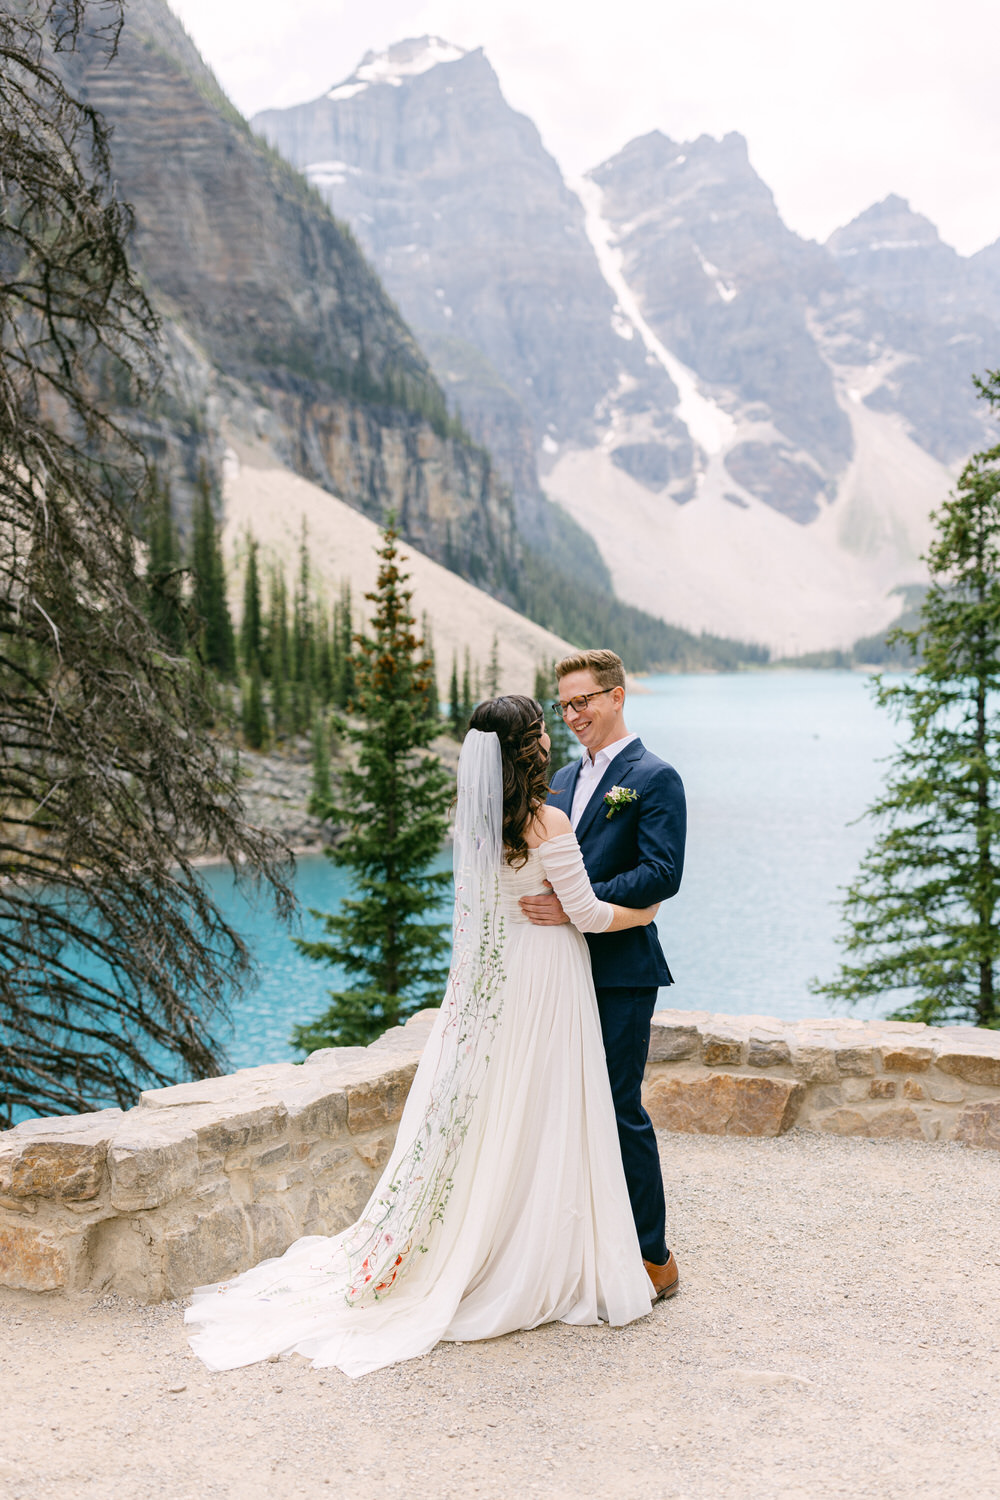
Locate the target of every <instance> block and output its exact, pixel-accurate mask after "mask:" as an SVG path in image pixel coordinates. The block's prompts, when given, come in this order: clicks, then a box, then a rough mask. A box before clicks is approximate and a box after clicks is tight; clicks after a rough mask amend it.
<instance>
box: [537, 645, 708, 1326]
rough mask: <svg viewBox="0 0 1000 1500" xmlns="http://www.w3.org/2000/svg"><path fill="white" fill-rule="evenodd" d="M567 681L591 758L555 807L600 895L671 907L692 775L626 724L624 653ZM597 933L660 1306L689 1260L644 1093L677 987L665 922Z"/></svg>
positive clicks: (641, 1219)
mask: <svg viewBox="0 0 1000 1500" xmlns="http://www.w3.org/2000/svg"><path fill="white" fill-rule="evenodd" d="M556 677H557V679H558V682H559V704H558V706H559V708H560V709H561V711H562V715H563V718H564V719H565V720H566V723H567V724H568V725H569V727H570V729H572V731H573V733H574V734H575V735H576V737H577V739H578V740H579V741H580V744H581V745H582V746H583V755H582V757H581V758H580V760H578V761H573V762H572V763H571V764H570V765H568V766H563V767H562V769H561V770H559V771H557V772H556V773H555V775H554V776H553V778H552V788H551V791H550V793H549V801H550V802H551V803H552V804H553V805H554V806H556V807H561V808H562V809H563V811H564V812H566V813H568V814H569V817H570V821H571V822H572V824H573V827H574V829H575V830H576V836H577V838H578V839H579V841H580V848H581V849H582V851H583V859H584V864H585V865H586V867H587V873H588V875H589V876H590V880H591V883H592V885H593V887H594V893H595V895H597V896H598V897H599V898H600V899H601V900H602V901H614V902H617V903H618V905H619V906H652V905H653V904H654V903H655V902H657V901H665V900H666V899H667V898H668V897H669V896H673V895H675V894H676V892H677V889H678V887H679V886H680V883H681V871H682V869H683V867H684V834H685V826H686V816H685V806H684V788H683V786H682V785H681V779H680V777H679V776H678V774H677V772H676V771H675V770H674V768H673V766H669V765H667V763H666V761H662V760H660V759H659V757H658V756H656V755H653V754H652V752H651V751H649V750H647V749H646V748H645V746H644V745H643V743H642V741H641V740H640V739H639V736H638V735H635V734H629V732H628V730H627V729H626V727H625V718H624V710H625V669H624V667H623V666H622V660H621V657H620V656H616V655H615V653H614V652H613V651H581V652H580V653H579V654H578V655H576V656H567V657H566V658H565V659H564V660H563V661H561V662H560V663H559V664H558V666H557V667H556ZM521 906H522V908H523V910H524V913H525V915H526V916H527V917H529V918H530V920H531V921H532V922H534V923H536V924H538V925H541V926H550V925H555V924H558V923H561V922H568V921H569V918H568V917H567V916H566V914H565V912H564V911H563V909H562V906H561V904H560V901H559V898H558V896H556V895H555V894H554V893H549V894H545V895H539V896H529V897H526V898H525V899H524V900H522V902H521ZM586 936H587V942H588V944H589V946H590V961H591V966H592V968H593V973H594V985H595V988H596V990H597V1006H598V1010H599V1011H600V1016H601V1030H602V1032H603V1034H604V1051H605V1055H606V1057H607V1060H608V1076H609V1077H610V1080H611V1093H612V1097H613V1098H614V1103H615V1115H616V1116H617V1120H618V1139H619V1141H620V1143H621V1152H622V1165H623V1166H624V1168H625V1180H626V1182H627V1183H628V1191H629V1198H630V1199H631V1203H632V1213H633V1216H634V1218H635V1227H636V1230H637V1231H638V1235H639V1245H640V1247H641V1250H642V1257H643V1263H644V1264H645V1267H646V1270H647V1272H648V1273H649V1278H650V1280H651V1281H652V1283H653V1286H654V1289H655V1291H656V1294H657V1300H658V1299H659V1298H660V1297H670V1296H672V1295H673V1293H674V1292H675V1291H676V1290H677V1262H676V1260H675V1259H674V1256H673V1253H672V1252H671V1251H668V1249H667V1246H666V1241H665V1239H664V1215H665V1209H664V1202H663V1179H662V1177H661V1175H660V1158H659V1153H658V1152H657V1148H656V1136H655V1135H654V1133H653V1127H652V1125H651V1124H650V1120H649V1116H648V1115H647V1113H646V1111H645V1110H644V1109H643V1107H642V1098H641V1090H642V1076H643V1071H644V1069H645V1066H646V1056H647V1053H648V1052H649V1023H650V1019H651V1017H652V1014H653V1010H654V1008H655V1006H656V991H657V986H659V985H661V984H670V983H672V980H671V977H670V970H669V969H668V968H667V965H666V961H665V959H664V957H663V953H662V950H661V948H660V943H659V939H658V937H657V935H656V928H655V927H654V926H652V925H650V926H648V927H633V928H630V929H629V930H627V931H625V932H613V933H607V934H601V933H597V934H587V935H586Z"/></svg>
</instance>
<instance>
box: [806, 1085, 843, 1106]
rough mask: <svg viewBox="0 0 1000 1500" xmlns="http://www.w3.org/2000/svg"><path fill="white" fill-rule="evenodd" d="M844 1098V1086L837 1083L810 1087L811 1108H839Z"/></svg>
mask: <svg viewBox="0 0 1000 1500" xmlns="http://www.w3.org/2000/svg"><path fill="white" fill-rule="evenodd" d="M844 1099H845V1094H844V1090H843V1089H842V1088H838V1087H837V1085H836V1084H826V1083H820V1084H817V1085H816V1087H815V1088H813V1089H810V1091H809V1096H808V1100H809V1107H810V1109H839V1107H840V1105H842V1104H843V1103H844Z"/></svg>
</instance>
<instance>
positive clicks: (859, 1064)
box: [834, 1044, 875, 1078]
mask: <svg viewBox="0 0 1000 1500" xmlns="http://www.w3.org/2000/svg"><path fill="white" fill-rule="evenodd" d="M834 1058H835V1060H836V1064H837V1071H838V1072H839V1073H840V1074H841V1075H842V1077H845V1078H870V1077H871V1075H872V1074H873V1073H874V1072H875V1048H874V1047H864V1046H860V1045H855V1044H851V1045H848V1046H844V1045H843V1044H841V1045H840V1046H838V1047H837V1048H836V1049H835V1051H834Z"/></svg>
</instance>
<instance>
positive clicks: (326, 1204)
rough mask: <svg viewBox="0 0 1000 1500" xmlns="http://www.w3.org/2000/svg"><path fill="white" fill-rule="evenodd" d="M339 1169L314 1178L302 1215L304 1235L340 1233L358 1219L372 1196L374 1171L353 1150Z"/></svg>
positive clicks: (346, 1155) (346, 1152)
mask: <svg viewBox="0 0 1000 1500" xmlns="http://www.w3.org/2000/svg"><path fill="white" fill-rule="evenodd" d="M344 1156H345V1157H346V1158H348V1159H347V1160H345V1161H344V1162H343V1163H341V1164H340V1165H339V1166H338V1168H337V1170H336V1171H335V1172H333V1173H331V1174H329V1175H324V1176H323V1177H321V1178H317V1179H315V1181H314V1184H313V1187H312V1191H311V1192H310V1194H309V1198H308V1201H307V1204H306V1209H305V1212H304V1214H303V1230H302V1232H303V1234H339V1233H340V1231H341V1230H342V1229H346V1228H347V1227H348V1226H349V1225H350V1224H354V1223H356V1222H357V1220H358V1218H359V1217H360V1215H361V1212H362V1210H363V1208H364V1206H365V1204H366V1203H367V1202H368V1199H369V1198H370V1197H371V1194H372V1189H373V1187H374V1186H375V1174H374V1173H373V1172H371V1171H369V1169H368V1168H367V1167H365V1166H363V1165H362V1163H361V1162H360V1161H359V1159H358V1157H357V1156H356V1155H355V1153H354V1152H353V1151H345V1152H344Z"/></svg>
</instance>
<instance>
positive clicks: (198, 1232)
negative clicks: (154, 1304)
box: [161, 1203, 253, 1297]
mask: <svg viewBox="0 0 1000 1500" xmlns="http://www.w3.org/2000/svg"><path fill="white" fill-rule="evenodd" d="M161 1254H162V1267H163V1291H162V1295H163V1296H164V1297H185V1296H187V1294H188V1292H191V1291H193V1290H194V1288H195V1287H196V1286H207V1285H209V1284H210V1283H212V1282H215V1281H224V1280H225V1279H226V1277H227V1276H235V1275H236V1274H237V1273H238V1272H239V1271H244V1270H246V1269H247V1267H248V1266H251V1265H253V1243H252V1238H251V1234H250V1225H249V1223H248V1221H247V1217H246V1215H245V1214H244V1212H243V1210H242V1209H241V1208H239V1207H237V1205H236V1204H234V1203H231V1204H220V1205H219V1206H218V1207H217V1208H213V1209H211V1210H210V1211H209V1212H208V1213H198V1214H193V1215H192V1216H191V1218H190V1220H189V1221H188V1222H187V1223H186V1224H183V1225H178V1226H177V1227H175V1228H172V1229H169V1230H168V1231H167V1232H166V1234H164V1236H163V1240H162V1247H161Z"/></svg>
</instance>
